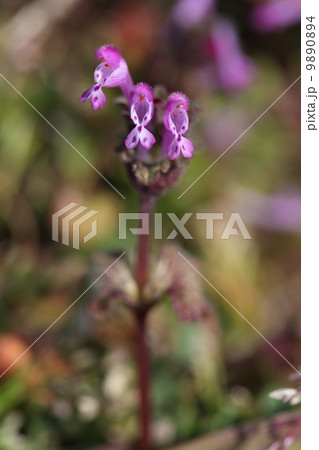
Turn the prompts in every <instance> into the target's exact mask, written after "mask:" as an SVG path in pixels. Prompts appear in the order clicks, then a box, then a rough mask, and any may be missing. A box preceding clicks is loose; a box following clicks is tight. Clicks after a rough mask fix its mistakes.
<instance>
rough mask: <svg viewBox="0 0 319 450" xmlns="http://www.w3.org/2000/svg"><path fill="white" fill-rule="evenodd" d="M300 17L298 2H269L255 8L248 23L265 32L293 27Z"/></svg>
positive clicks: (273, 0)
mask: <svg viewBox="0 0 319 450" xmlns="http://www.w3.org/2000/svg"><path fill="white" fill-rule="evenodd" d="M300 17H301V2H300V0H271V1H269V2H266V3H263V4H262V5H259V6H257V7H256V8H255V9H254V10H253V12H252V14H251V18H250V21H251V24H252V25H253V27H254V28H256V29H257V30H258V31H261V32H267V31H272V30H277V29H280V28H285V27H287V26H290V25H294V24H295V23H298V22H300Z"/></svg>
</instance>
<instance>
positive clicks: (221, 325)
mask: <svg viewBox="0 0 319 450" xmlns="http://www.w3.org/2000/svg"><path fill="white" fill-rule="evenodd" d="M194 3H196V2H194ZM255 3H256V2H254V1H252V0H223V1H220V2H219V3H218V4H217V6H216V8H217V10H216V9H211V10H209V12H208V13H207V14H206V15H205V16H204V17H203V19H202V20H201V21H200V22H199V23H198V24H197V25H196V24H195V25H194V26H192V27H190V28H182V27H181V26H180V25H178V23H177V22H178V21H177V22H176V20H175V21H174V20H173V17H174V15H173V14H172V11H173V7H174V2H173V1H168V0H167V1H165V2H163V1H162V2H160V1H146V0H145V1H142V0H134V1H130V0H121V1H114V0H113V1H103V0H95V1H90V2H85V1H83V0H82V1H81V0H68V1H65V0H33V1H24V0H14V1H12V0H11V1H10V2H9V1H4V2H2V6H1V19H0V35H1V48H0V52H1V73H2V74H3V75H4V76H5V77H6V78H7V80H8V81H9V82H10V83H12V85H13V86H15V87H16V89H18V90H19V91H20V92H21V93H22V94H23V95H24V96H25V97H26V99H27V100H28V101H29V102H30V103H31V104H32V105H34V107H35V108H36V109H37V110H38V111H39V112H40V113H41V114H42V115H43V116H44V117H45V119H46V120H47V121H49V122H50V123H51V124H52V125H53V126H54V127H56V129H57V130H59V132H60V133H62V134H63V135H64V136H65V137H66V139H67V140H68V141H69V142H70V143H72V145H73V146H74V147H75V148H76V149H78V151H79V152H80V153H81V154H82V155H83V156H84V157H85V158H87V160H89V161H90V162H91V163H92V164H93V165H94V166H95V167H96V168H97V169H98V170H99V171H100V172H101V173H102V174H103V175H104V176H105V177H106V178H107V179H108V180H109V181H110V182H111V183H112V184H114V186H116V188H117V189H118V190H119V191H120V192H121V193H122V194H123V195H124V196H125V197H126V199H125V200H123V199H122V198H121V197H120V196H119V195H118V194H117V193H116V192H115V191H113V190H112V189H111V188H110V187H109V186H108V185H107V184H106V183H105V182H104V181H103V180H102V179H101V178H100V177H99V175H98V174H97V173H96V172H95V171H94V170H93V169H92V168H91V167H90V166H89V165H88V164H87V163H86V162H85V161H84V159H83V158H81V156H79V154H78V153H77V152H76V151H75V150H74V149H73V148H71V146H70V145H68V143H67V142H65V141H64V140H63V139H62V138H61V136H59V135H58V134H57V133H56V131H55V130H54V129H53V128H52V127H50V125H49V124H48V123H47V122H46V121H45V120H44V119H43V118H42V117H40V115H39V114H38V113H37V112H36V111H35V110H34V109H32V108H31V106H30V105H29V104H27V103H26V101H25V100H24V99H23V98H22V97H21V96H19V95H18V93H17V92H15V90H14V89H13V88H12V87H10V86H9V85H8V84H7V83H6V82H5V81H4V80H3V79H1V78H0V105H1V107H0V146H1V148H0V180H1V183H0V233H1V237H2V239H1V244H0V264H1V274H0V295H1V303H0V311H1V314H0V332H1V335H0V372H1V373H2V372H3V371H5V370H6V369H7V368H8V367H9V366H10V364H12V363H13V362H14V361H15V360H16V358H18V357H19V356H20V355H21V353H23V352H24V351H25V350H26V349H27V348H28V346H29V345H30V344H32V342H33V341H34V340H35V339H36V338H37V337H38V336H40V335H41V333H42V332H43V331H44V330H45V329H46V328H47V327H49V326H50V325H51V323H52V322H53V321H54V320H55V319H56V318H57V317H58V316H59V315H60V314H61V313H63V311H65V309H66V308H67V307H68V306H69V305H70V304H71V303H72V302H73V301H74V300H75V299H76V298H77V297H78V296H79V295H80V294H81V293H82V292H83V291H84V290H85V289H86V288H87V287H88V285H89V284H90V281H89V279H88V277H87V273H88V272H89V270H88V269H89V268H90V266H91V265H92V257H93V254H94V253H95V252H106V251H110V250H111V251H122V249H123V247H124V250H126V251H127V253H128V255H129V258H131V259H133V257H134V246H135V240H134V239H133V238H132V237H128V239H127V240H126V241H121V240H119V239H118V213H119V212H123V211H130V212H133V211H136V210H137V199H136V196H135V194H134V191H133V189H132V188H131V187H130V185H129V183H128V181H127V179H126V174H125V172H124V169H123V167H122V165H121V162H120V159H119V158H118V156H117V155H116V153H115V152H114V151H113V150H114V148H115V147H116V145H117V142H118V138H119V137H122V134H123V131H125V127H124V126H123V122H122V121H121V118H120V114H119V109H118V107H117V106H116V105H114V103H113V99H114V98H115V96H116V95H117V92H116V91H111V90H109V91H108V92H107V99H108V104H107V107H106V108H104V109H103V110H100V111H98V112H95V113H93V112H92V110H91V108H90V106H89V105H88V104H81V103H79V102H78V98H79V96H80V95H81V93H82V92H83V91H84V90H85V89H86V87H87V86H89V85H91V84H92V73H93V69H94V67H95V60H94V55H93V51H94V50H95V48H97V47H98V46H99V45H101V44H104V43H113V44H115V45H116V46H117V47H118V48H119V50H120V51H121V53H122V54H123V56H124V57H125V58H126V60H127V61H128V64H129V66H130V70H131V73H132V76H133V78H134V80H135V81H139V80H142V81H145V82H147V83H150V84H152V85H155V84H158V83H162V84H165V85H166V86H167V88H168V89H169V90H171V91H173V90H181V91H184V92H186V93H187V95H188V96H189V98H190V99H191V101H192V102H193V103H194V104H195V105H196V106H198V108H199V109H200V111H201V112H200V113H199V120H198V121H197V122H196V123H194V124H193V127H192V133H193V142H194V144H195V157H194V158H193V159H192V161H191V164H190V167H189V169H188V170H187V171H186V172H185V174H184V176H183V178H182V179H181V180H180V182H179V184H178V185H177V186H176V187H174V189H172V190H171V191H170V192H169V193H167V194H166V195H165V196H164V197H163V198H162V199H161V200H160V202H159V203H158V206H157V211H158V212H163V213H165V212H166V211H170V212H175V213H176V214H177V215H178V216H181V215H182V214H183V213H184V212H186V211H187V212H205V211H207V212H223V213H224V217H225V219H224V221H220V223H219V222H216V224H215V235H214V237H215V238H214V239H213V240H210V241H208V240H206V239H205V229H204V223H203V222H202V221H195V220H192V219H191V220H190V221H189V223H188V225H189V229H190V231H191V232H192V234H193V235H194V239H193V240H188V241H184V240H183V238H182V237H181V236H179V238H178V239H179V244H180V245H181V246H183V247H184V248H185V249H187V250H188V251H189V252H191V253H193V254H194V255H196V257H197V258H198V260H199V261H200V263H201V271H202V272H203V273H204V274H205V276H206V277H207V279H208V280H209V281H210V282H211V283H212V284H213V285H214V286H215V287H216V289H218V290H219V291H220V292H221V293H222V294H223V295H224V297H225V298H227V299H228V300H229V301H230V302H231V303H232V304H233V305H234V306H235V307H236V308H237V309H238V310H239V311H240V312H241V313H242V314H243V315H244V316H245V317H246V318H247V319H248V320H249V321H251V322H252V323H253V324H254V326H256V328H258V330H260V332H261V333H262V334H263V335H264V336H265V337H266V338H267V339H269V340H270V341H271V343H272V344H273V345H275V346H276V348H277V349H278V350H279V351H280V352H281V353H283V354H284V355H285V356H286V357H287V359H288V360H290V361H291V362H292V363H293V364H294V365H296V366H297V367H298V364H299V331H300V329H299V288H300V281H299V126H300V125H299V88H298V85H297V84H296V85H295V86H294V87H293V88H292V89H291V90H289V91H288V92H287V93H286V94H285V95H284V96H283V97H282V98H281V99H280V101H278V103H276V104H275V105H274V106H273V107H272V108H271V109H270V110H269V111H268V112H267V113H266V114H265V115H264V116H263V117H262V118H261V119H260V121H258V122H257V123H256V124H255V125H254V126H253V127H252V128H251V129H250V130H249V131H248V132H247V134H246V135H245V136H243V137H242V138H241V139H240V140H239V141H238V142H237V143H236V144H235V145H234V146H233V147H232V148H231V149H230V150H229V151H228V152H227V153H226V154H225V155H224V156H222V158H221V159H220V160H219V161H218V162H217V163H216V164H215V165H214V166H213V167H212V168H211V169H210V170H209V171H208V172H207V173H206V174H205V175H204V176H203V177H202V178H201V179H200V180H199V181H198V182H197V183H196V184H194V186H193V187H192V188H191V189H190V190H189V191H188V192H186V193H185V194H184V195H183V196H182V197H181V198H180V199H178V196H179V195H181V194H182V193H183V192H184V191H185V189H186V188H188V186H189V185H190V184H191V183H192V182H193V181H194V180H195V179H196V178H197V177H198V176H200V175H201V173H202V172H203V171H204V170H206V168H207V167H208V166H209V165H210V164H212V163H213V162H214V161H215V160H216V159H217V158H218V157H219V156H220V155H221V154H222V153H223V152H224V151H225V150H226V149H227V148H228V146H230V145H231V144H232V143H233V141H234V140H235V139H237V138H238V136H239V135H240V134H241V133H242V132H243V131H244V130H246V128H247V127H249V126H250V124H251V123H252V122H254V121H255V120H256V118H257V117H258V116H259V115H260V114H262V113H263V112H264V111H265V110H266V109H267V108H268V107H269V106H270V104H271V103H272V102H273V101H274V100H276V98H277V97H278V96H279V95H281V93H282V92H283V91H284V90H285V89H287V88H288V86H289V85H290V84H291V83H292V82H293V81H295V79H297V77H298V76H299V70H300V68H299V27H298V25H292V26H290V27H288V28H285V29H279V30H274V31H272V32H269V33H260V32H258V30H256V29H254V27H253V26H252V24H251V20H250V17H251V12H252V10H253V8H254V5H255ZM220 18H224V19H227V20H228V21H230V23H231V24H233V26H234V27H235V29H236V30H237V31H236V32H237V33H238V39H239V42H240V46H241V51H242V52H243V54H245V55H247V57H249V58H250V61H251V62H252V63H253V66H254V74H253V76H252V78H251V79H250V80H249V83H247V84H246V85H245V86H243V87H242V88H241V89H236V90H229V89H228V88H226V89H225V86H223V85H221V84H220V83H219V82H218V77H215V75H216V60H214V57H213V56H214V55H212V54H211V51H210V45H209V40H210V36H211V31H212V29H213V27H214V23H215V21H217V20H219V19H220ZM230 57H231V56H230ZM71 201H74V202H77V203H78V204H82V205H85V206H87V207H89V208H90V209H95V210H97V211H98V224H99V229H98V234H97V236H96V237H95V238H93V239H92V240H91V241H89V242H88V243H87V244H86V245H85V246H83V248H82V249H81V250H74V249H72V248H71V247H66V246H63V245H61V244H59V243H56V242H53V241H52V240H51V215H52V213H53V212H55V211H57V210H58V209H59V208H61V207H63V206H65V205H66V204H68V203H69V202H71ZM233 211H235V212H239V213H240V214H241V216H242V218H243V220H244V222H245V224H246V226H247V228H248V229H249V232H250V234H251V236H252V239H251V240H249V241H247V240H243V239H242V238H241V236H232V237H231V238H230V239H229V240H221V239H220V236H221V234H222V231H223V229H222V228H223V226H225V224H226V222H227V220H228V217H229V215H230V213H231V212H233ZM171 228H172V227H171V223H170V222H169V221H168V220H167V221H166V222H165V223H164V235H168V234H169V232H170V231H171ZM163 243H164V241H163V242H160V241H157V242H156V243H155V251H159V249H160V246H161V245H163ZM203 288H204V289H205V295H206V298H207V299H208V301H209V302H210V304H211V307H212V310H213V317H212V318H210V319H207V320H205V321H204V322H203V323H198V324H184V323H179V322H178V320H177V319H176V317H175V316H174V314H173V312H172V308H170V307H168V306H167V305H166V306H165V305H161V306H159V307H158V309H155V310H154V312H152V314H151V316H150V321H149V345H150V348H151V352H152V378H153V381H152V399H153V402H154V411H153V435H154V442H155V443H156V446H157V447H159V448H160V447H167V446H168V445H170V444H173V443H177V442H183V441H187V440H188V439H190V438H194V437H197V436H200V435H202V434H203V433H208V432H212V431H215V430H218V429H221V428H225V427H228V426H232V425H234V424H237V423H239V422H246V421H250V420H253V419H256V418H257V417H262V416H269V415H272V414H274V413H276V412H278V411H280V410H283V409H288V407H286V406H283V405H282V404H281V403H280V402H278V401H275V400H273V399H270V398H268V392H269V391H271V390H273V389H275V388H277V387H280V386H282V385H284V386H286V385H287V381H286V379H287V377H288V375H289V374H290V372H291V368H290V367H289V366H288V365H287V364H286V363H285V362H284V361H283V360H282V359H281V358H280V357H279V356H278V355H277V354H276V353H275V352H274V351H273V350H272V349H271V347H269V346H268V344H267V343H266V342H265V341H264V340H263V339H262V338H261V337H260V336H259V335H258V334H257V333H255V332H254V330H252V329H251V328H250V327H249V326H248V325H247V323H246V322H245V321H243V320H242V318H241V317H239V316H238V315H237V314H236V313H235V312H234V311H233V310H232V309H231V308H230V307H229V306H228V305H227V303H226V302H224V300H223V299H222V298H221V297H220V296H218V295H217V294H216V292H215V291H214V290H213V289H211V288H210V287H209V286H207V285H205V284H204V285H203ZM89 302H90V293H87V294H86V295H85V296H83V297H82V298H81V299H80V300H79V301H78V302H77V304H76V305H75V306H74V307H73V308H71V310H70V311H69V312H68V313H67V314H65V315H64V316H63V317H62V318H61V319H60V320H59V322H58V323H56V324H55V325H54V326H53V327H52V329H50V330H49V331H48V332H47V333H46V334H45V335H44V336H43V337H42V338H41V339H40V340H39V341H38V342H37V343H36V345H34V346H33V347H32V348H31V349H30V350H29V351H28V352H27V353H26V354H25V355H24V356H23V357H22V358H21V359H20V360H19V361H18V363H17V364H15V365H14V367H12V369H10V370H9V371H8V372H7V373H6V374H5V375H4V376H3V377H2V378H1V379H0V449H1V450H13V449H14V450H29V449H30V450H37V449H39V450H42V449H44V448H45V449H48V450H51V449H52V450H57V449H74V450H75V449H76V450H80V449H93V448H95V449H96V450H97V449H102V448H105V449H106V448H111V447H107V446H105V443H107V444H109V445H112V443H113V444H114V443H116V444H117V445H118V446H119V447H118V448H121V445H122V444H123V446H124V448H125V445H126V446H128V447H129V448H133V447H132V446H133V442H134V439H135V437H136V430H137V420H138V416H137V408H138V399H137V388H136V374H135V366H134V358H133V351H134V348H133V345H132V342H133V340H134V323H132V319H131V317H130V316H129V314H128V313H127V312H126V311H124V310H123V309H120V308H118V309H116V310H115V311H114V312H112V315H109V316H107V317H106V318H104V319H101V320H95V319H94V318H93V317H92V316H91V315H90V314H89V311H88V306H89ZM270 442H271V439H270V441H269V443H270ZM127 443H129V444H127ZM103 445H104V446H103ZM130 445H131V447H130ZM126 448H127V447H126Z"/></svg>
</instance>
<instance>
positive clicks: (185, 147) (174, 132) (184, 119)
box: [163, 92, 194, 159]
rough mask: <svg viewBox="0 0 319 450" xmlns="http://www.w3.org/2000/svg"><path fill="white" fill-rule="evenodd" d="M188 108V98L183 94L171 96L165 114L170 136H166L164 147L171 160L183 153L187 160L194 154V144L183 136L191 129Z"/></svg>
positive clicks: (165, 123) (176, 93)
mask: <svg viewBox="0 0 319 450" xmlns="http://www.w3.org/2000/svg"><path fill="white" fill-rule="evenodd" d="M188 107H189V105H188V100H187V97H186V96H185V95H184V94H182V93H181V92H174V93H173V94H171V95H170V96H169V98H168V101H167V105H166V109H165V112H164V125H165V128H166V130H168V131H169V134H168V135H167V133H166V136H164V138H163V145H165V146H166V150H167V154H168V156H169V158H170V159H176V158H178V157H179V155H180V153H181V152H182V154H183V156H184V157H185V158H190V157H191V156H192V155H193V153H194V147H193V144H192V143H191V141H190V140H189V139H187V138H185V137H184V136H183V135H184V134H185V133H186V131H187V130H188V127H189V118H188V113H187V111H188Z"/></svg>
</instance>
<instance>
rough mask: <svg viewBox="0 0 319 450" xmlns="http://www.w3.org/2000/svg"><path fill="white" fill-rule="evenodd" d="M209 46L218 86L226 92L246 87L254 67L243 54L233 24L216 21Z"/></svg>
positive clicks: (225, 21) (252, 75)
mask: <svg viewBox="0 0 319 450" xmlns="http://www.w3.org/2000/svg"><path fill="white" fill-rule="evenodd" d="M209 44H210V45H209V46H210V51H211V54H212V56H213V58H214V60H215V61H216V77H217V79H218V83H219V85H220V86H221V87H222V88H223V89H225V90H226V91H228V90H234V89H241V88H244V87H246V86H247V85H248V84H249V83H250V82H251V81H252V79H253V77H254V74H255V66H254V64H253V63H252V61H251V59H250V58H248V57H247V56H246V55H245V54H244V53H243V51H242V49H241V46H240V42H239V37H238V34H237V31H236V28H235V27H234V25H233V23H232V22H230V21H229V20H227V19H217V20H216V21H215V22H214V23H213V26H212V29H211V33H210V42H209Z"/></svg>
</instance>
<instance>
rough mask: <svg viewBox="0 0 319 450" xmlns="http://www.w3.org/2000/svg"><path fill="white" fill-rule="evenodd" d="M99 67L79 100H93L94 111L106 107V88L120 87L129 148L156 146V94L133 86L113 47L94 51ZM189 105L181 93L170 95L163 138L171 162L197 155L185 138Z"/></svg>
mask: <svg viewBox="0 0 319 450" xmlns="http://www.w3.org/2000/svg"><path fill="white" fill-rule="evenodd" d="M95 56H96V58H97V59H98V60H99V61H100V64H99V65H98V66H97V67H96V69H95V71H94V80H95V84H94V85H93V86H91V87H90V88H89V89H87V90H86V91H85V92H84V93H83V94H82V96H81V97H80V101H81V102H85V101H87V100H89V99H90V101H91V105H92V108H93V109H94V110H97V109H99V108H103V107H104V106H105V104H106V97H105V94H104V92H103V90H102V88H104V87H116V86H119V87H120V88H121V90H122V92H123V94H124V96H125V97H126V99H127V102H128V106H129V111H130V118H131V124H132V129H131V130H130V132H129V134H128V136H127V138H126V139H125V146H126V148H127V149H135V148H136V149H137V150H139V149H140V150H143V149H146V150H150V149H151V148H152V147H153V145H154V144H155V143H156V138H155V136H154V134H153V133H152V132H151V131H150V129H152V124H151V122H152V119H153V116H154V105H155V101H154V100H155V99H154V93H153V89H152V87H151V86H149V85H147V84H146V83H138V84H136V85H134V84H133V81H132V78H131V76H130V73H129V69H128V66H127V63H126V61H125V59H124V58H123V57H122V56H121V54H120V53H119V51H118V50H117V49H116V48H115V47H113V46H112V45H104V46H102V47H100V48H99V49H98V50H97V51H96V52H95ZM188 109H189V102H188V99H187V97H186V96H185V95H184V94H182V93H181V92H174V93H173V94H171V95H170V96H169V97H168V99H167V101H166V105H165V109H164V114H163V123H164V130H163V132H162V133H161V134H160V135H161V145H162V154H163V155H165V156H166V155H168V157H169V158H170V159H171V160H174V159H177V158H178V157H179V156H180V154H182V155H183V156H184V157H185V158H190V157H191V156H192V155H193V153H194V147H193V144H192V143H191V141H190V140H189V139H187V138H186V137H185V136H184V135H185V133H186V132H187V131H188V128H189V117H188Z"/></svg>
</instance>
